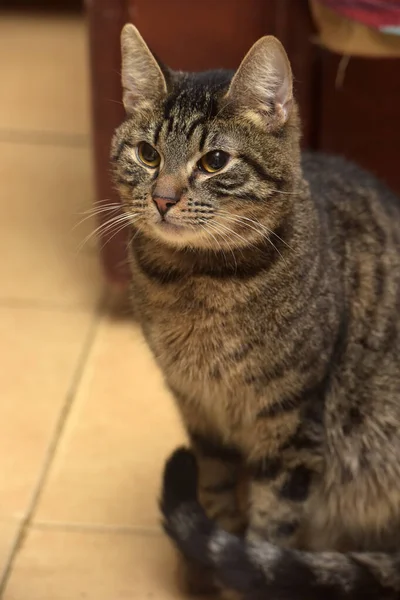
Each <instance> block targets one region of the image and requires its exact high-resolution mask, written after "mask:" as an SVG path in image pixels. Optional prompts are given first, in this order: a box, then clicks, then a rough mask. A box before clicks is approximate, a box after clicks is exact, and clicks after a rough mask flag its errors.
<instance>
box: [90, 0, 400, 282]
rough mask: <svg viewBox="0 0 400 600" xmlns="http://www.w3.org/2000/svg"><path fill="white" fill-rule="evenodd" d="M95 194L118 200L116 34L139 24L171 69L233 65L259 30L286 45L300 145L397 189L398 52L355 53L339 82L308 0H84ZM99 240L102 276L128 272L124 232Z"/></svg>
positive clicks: (114, 278) (123, 278) (123, 276)
mask: <svg viewBox="0 0 400 600" xmlns="http://www.w3.org/2000/svg"><path fill="white" fill-rule="evenodd" d="M86 6H87V13H88V24H89V35H90V48H91V76H92V92H93V93H92V99H93V136H94V138H93V139H94V158H95V172H96V184H97V195H98V198H99V199H103V198H104V199H106V198H107V199H110V198H111V199H116V196H115V192H114V191H113V188H112V186H111V183H110V180H109V172H108V152H109V143H110V138H111V135H112V132H113V130H114V128H115V127H116V126H117V125H118V124H119V123H120V122H121V121H122V119H123V117H124V115H123V109H122V105H121V104H120V96H121V91H120V75H119V68H120V51H119V34H120V30H121V28H122V26H123V24H124V23H125V22H127V21H130V22H132V23H134V24H135V25H137V27H138V28H139V30H140V31H141V33H142V35H143V37H144V38H145V39H146V41H147V43H148V44H149V45H150V47H151V48H152V49H153V50H154V51H155V52H156V53H157V54H158V55H159V56H160V58H161V59H162V60H164V61H165V62H166V63H167V64H169V65H170V66H171V67H173V68H179V69H184V70H200V69H209V68H213V67H226V68H235V67H236V66H237V65H238V63H239V62H240V60H241V58H242V57H243V56H244V54H245V53H246V51H247V50H248V49H249V47H250V46H251V44H252V43H253V42H254V41H255V40H256V39H257V38H259V37H261V36H262V35H265V34H274V35H276V36H277V37H278V38H279V39H280V40H281V41H282V42H283V44H284V45H285V47H286V49H287V52H288V54H289V58H290V60H291V62H292V67H293V71H294V76H295V87H296V95H297V98H298V101H299V104H300V110H301V115H302V118H303V131H304V135H303V145H304V147H310V148H314V149H320V150H323V151H327V152H336V153H340V154H344V155H345V156H347V157H348V158H351V159H354V160H356V161H357V162H359V163H360V164H362V165H363V166H365V167H367V168H369V169H371V170H372V171H374V172H375V173H376V174H378V175H379V176H380V177H381V178H382V179H384V180H386V181H387V182H388V183H389V184H390V185H391V186H392V187H393V188H395V189H396V190H397V191H398V192H400V168H399V167H398V163H399V162H400V125H399V124H400V77H399V76H398V74H399V72H400V61H399V60H391V59H379V60H377V59H360V58H357V59H355V58H354V59H351V60H350V61H349V64H348V67H347V70H346V73H345V77H344V82H343V85H342V86H341V87H337V85H336V76H337V71H338V67H339V61H340V57H338V56H335V55H333V54H331V53H330V52H328V51H324V50H322V49H321V48H319V47H318V46H317V45H316V44H315V43H313V34H314V30H313V24H312V20H311V16H310V12H309V8H308V2H307V0H218V2H215V0H203V1H202V2H201V3H197V2H188V1H187V0H152V1H151V2H149V0H88V1H87V3H86ZM104 242H107V240H103V243H102V246H103V250H102V260H103V264H104V268H105V271H106V274H107V277H108V279H109V280H110V281H111V282H113V283H115V284H117V285H120V286H124V285H125V283H126V282H127V280H128V277H129V275H128V269H127V265H126V242H127V238H126V233H125V232H122V233H121V234H120V235H119V236H116V237H114V238H112V239H111V240H109V242H108V243H105V245H104Z"/></svg>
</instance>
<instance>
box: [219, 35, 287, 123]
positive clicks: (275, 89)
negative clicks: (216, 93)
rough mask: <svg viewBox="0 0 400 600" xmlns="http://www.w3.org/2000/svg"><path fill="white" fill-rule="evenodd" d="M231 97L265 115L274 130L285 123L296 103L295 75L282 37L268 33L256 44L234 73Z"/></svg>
mask: <svg viewBox="0 0 400 600" xmlns="http://www.w3.org/2000/svg"><path fill="white" fill-rule="evenodd" d="M227 98H228V99H229V100H232V101H233V102H234V103H237V104H238V105H241V106H242V107H243V108H245V109H247V110H251V111H256V113H257V115H259V116H261V117H265V120H266V124H267V126H268V127H269V128H271V129H275V128H278V127H281V126H282V125H284V123H285V122H286V121H287V119H288V118H289V115H290V112H291V109H292V106H293V77H292V70H291V68H290V63H289V59H288V57H287V54H286V52H285V49H284V47H283V46H282V44H281V43H280V41H279V40H277V39H276V38H275V37H274V36H265V37H263V38H261V39H260V40H258V42H256V43H255V44H254V46H252V48H251V49H250V51H249V52H248V53H247V55H246V56H245V57H244V59H243V61H242V63H241V64H240V66H239V68H238V70H237V71H236V73H235V75H234V76H233V79H232V82H231V85H230V87H229V90H228V96H227Z"/></svg>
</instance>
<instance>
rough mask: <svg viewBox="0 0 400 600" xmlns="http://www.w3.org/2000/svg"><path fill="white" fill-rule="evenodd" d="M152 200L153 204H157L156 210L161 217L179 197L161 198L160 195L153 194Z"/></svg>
mask: <svg viewBox="0 0 400 600" xmlns="http://www.w3.org/2000/svg"><path fill="white" fill-rule="evenodd" d="M153 200H154V204H155V205H156V206H157V210H158V212H159V213H160V215H161V216H162V217H163V216H164V215H166V214H167V212H168V211H169V209H170V208H171V207H172V206H174V205H175V204H176V203H177V202H178V200H179V198H163V197H161V196H154V198H153Z"/></svg>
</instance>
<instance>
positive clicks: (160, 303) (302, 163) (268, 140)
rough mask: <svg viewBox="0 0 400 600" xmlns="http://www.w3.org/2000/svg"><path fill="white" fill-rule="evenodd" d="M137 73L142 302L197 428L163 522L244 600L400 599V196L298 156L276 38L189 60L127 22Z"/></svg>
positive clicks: (133, 85) (133, 101)
mask: <svg viewBox="0 0 400 600" xmlns="http://www.w3.org/2000/svg"><path fill="white" fill-rule="evenodd" d="M122 85H123V103H124V106H125V109H126V112H127V119H126V120H125V122H124V123H123V124H122V125H121V126H120V127H119V128H118V129H117V131H116V133H115V136H114V139H113V143H112V152H111V159H112V167H113V173H114V178H115V183H116V186H117V187H118V190H119V193H120V196H121V200H122V204H123V209H124V214H125V217H126V219H127V220H128V221H129V222H130V226H131V229H132V242H131V245H130V255H131V266H132V281H133V284H132V285H133V294H132V295H133V301H134V305H135V308H136V313H137V314H138V316H139V319H140V323H141V326H142V329H143V332H144V335H145V337H146V339H147V341H148V344H149V346H150V348H151V349H152V351H153V353H154V356H155V358H156V360H157V361H158V364H159V365H160V367H161V369H162V371H163V373H164V376H165V380H166V383H167V385H168V387H169V389H170V390H171V392H172V394H173V395H174V397H175V399H176V402H177V405H178V407H179V410H180V412H181V414H182V418H183V421H184V423H185V426H186V429H187V432H188V436H189V438H190V441H191V451H186V450H180V451H179V452H178V453H177V454H175V456H174V457H173V458H172V459H171V461H170V462H169V463H168V466H167V469H166V474H165V480H164V491H163V500H162V509H163V512H164V522H165V527H166V530H167V532H168V533H169V535H170V536H171V538H172V539H173V540H174V541H175V543H176V544H177V546H178V547H179V548H180V549H181V551H182V554H183V555H185V556H186V557H187V559H188V564H189V565H191V570H192V573H194V574H196V572H197V573H198V572H199V570H200V573H202V569H203V568H204V576H205V574H207V576H208V577H209V578H210V579H212V580H213V581H215V582H217V584H218V585H220V586H221V587H222V588H226V589H227V590H233V591H235V590H236V591H237V592H238V593H239V597H243V598H251V599H253V600H254V599H260V598H279V599H281V600H282V599H286V600H295V599H297V600H313V599H315V598H326V599H340V598H349V599H354V600H355V599H360V600H361V599H363V600H365V599H368V598H369V599H377V598H390V599H394V598H400V529H399V525H400V369H399V361H400V326H399V322H398V320H399V306H400V203H399V200H398V199H396V197H394V195H392V193H391V192H390V191H389V190H388V189H387V188H386V187H385V186H384V185H382V184H381V183H380V182H378V181H377V180H376V179H375V178H373V177H372V176H370V175H369V174H367V173H365V172H364V171H362V170H361V169H359V168H358V167H356V166H354V165H352V164H350V163H348V162H346V161H344V160H342V159H340V158H335V157H327V156H323V155H320V154H306V155H303V156H302V155H301V152H300V147H299V138H300V128H299V118H298V110H297V107H296V103H295V101H294V99H293V91H292V75H291V69H290V65H289V62H288V59H287V56H286V53H285V51H284V49H283V47H282V46H281V44H280V43H279V42H278V40H276V39H275V38H273V37H264V38H262V39H260V40H259V41H258V42H257V43H256V44H255V45H254V46H253V47H252V48H251V50H250V51H249V53H248V54H247V55H246V57H245V58H244V60H243V62H242V64H241V65H240V67H239V68H238V70H237V71H236V72H235V73H231V72H228V71H211V72H206V73H196V74H193V73H181V72H173V71H171V70H169V69H168V68H167V67H164V66H163V65H162V64H161V63H160V62H159V61H158V60H157V59H156V58H155V57H154V55H153V54H152V53H151V51H150V50H149V49H148V47H147V46H146V44H145V43H144V41H143V39H142V38H141V36H140V34H139V33H138V31H137V30H136V29H135V28H134V27H133V26H132V25H130V24H128V25H126V26H125V27H124V29H123V32H122ZM367 126H368V124H367V123H366V127H367ZM160 434H161V435H162V432H160ZM243 473H244V474H245V477H246V478H247V479H248V491H247V500H248V501H247V504H246V506H245V507H244V508H243V507H242V506H241V505H240V502H239V500H238V494H237V484H238V481H239V480H240V479H241V477H242V474H243ZM197 490H198V493H199V502H200V503H199V502H198V501H197Z"/></svg>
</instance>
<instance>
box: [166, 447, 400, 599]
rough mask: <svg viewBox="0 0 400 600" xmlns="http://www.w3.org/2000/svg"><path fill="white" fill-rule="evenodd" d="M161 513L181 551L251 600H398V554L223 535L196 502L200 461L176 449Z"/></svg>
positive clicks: (168, 474)
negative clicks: (316, 548)
mask: <svg viewBox="0 0 400 600" xmlns="http://www.w3.org/2000/svg"><path fill="white" fill-rule="evenodd" d="M161 509H162V512H163V516H164V528H165V531H166V532H167V534H168V535H169V536H170V538H171V539H172V540H173V541H174V543H175V544H176V546H177V547H178V549H179V550H180V551H181V552H182V553H183V554H184V555H185V556H187V557H188V558H190V559H192V560H194V561H196V562H197V563H198V564H200V565H201V566H202V567H203V568H205V569H212V570H213V572H214V576H215V580H216V583H217V584H219V585H220V586H221V587H224V588H227V589H229V590H232V591H234V592H237V593H239V595H240V597H243V598H246V599H247V600H260V599H261V598H274V599H275V598H276V599H278V598H279V600H322V599H324V600H375V599H376V598H379V599H381V600H384V599H386V600H389V599H390V600H398V598H400V553H397V554H396V553H394V554H393V555H390V556H389V555H387V554H383V553H378V552H375V553H359V552H348V553H335V552H321V553H312V552H306V551H301V550H292V549H287V548H281V547H279V546H274V545H272V544H270V543H269V542H268V541H266V540H263V541H256V542H251V541H248V540H246V539H245V538H243V537H238V536H235V535H233V534H230V533H228V532H226V531H224V530H223V529H222V528H221V527H219V526H218V525H217V524H216V523H213V522H212V521H211V520H210V519H209V518H208V516H207V515H206V513H205V511H204V509H203V508H202V506H201V505H200V503H199V501H198V499H197V465H196V459H195V457H194V455H193V454H192V453H191V452H190V451H188V450H185V449H180V450H177V451H176V452H175V453H174V454H173V455H172V457H171V458H170V459H169V461H168V463H167V465H166V469H165V473H164V482H163V494H162V500H161Z"/></svg>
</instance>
